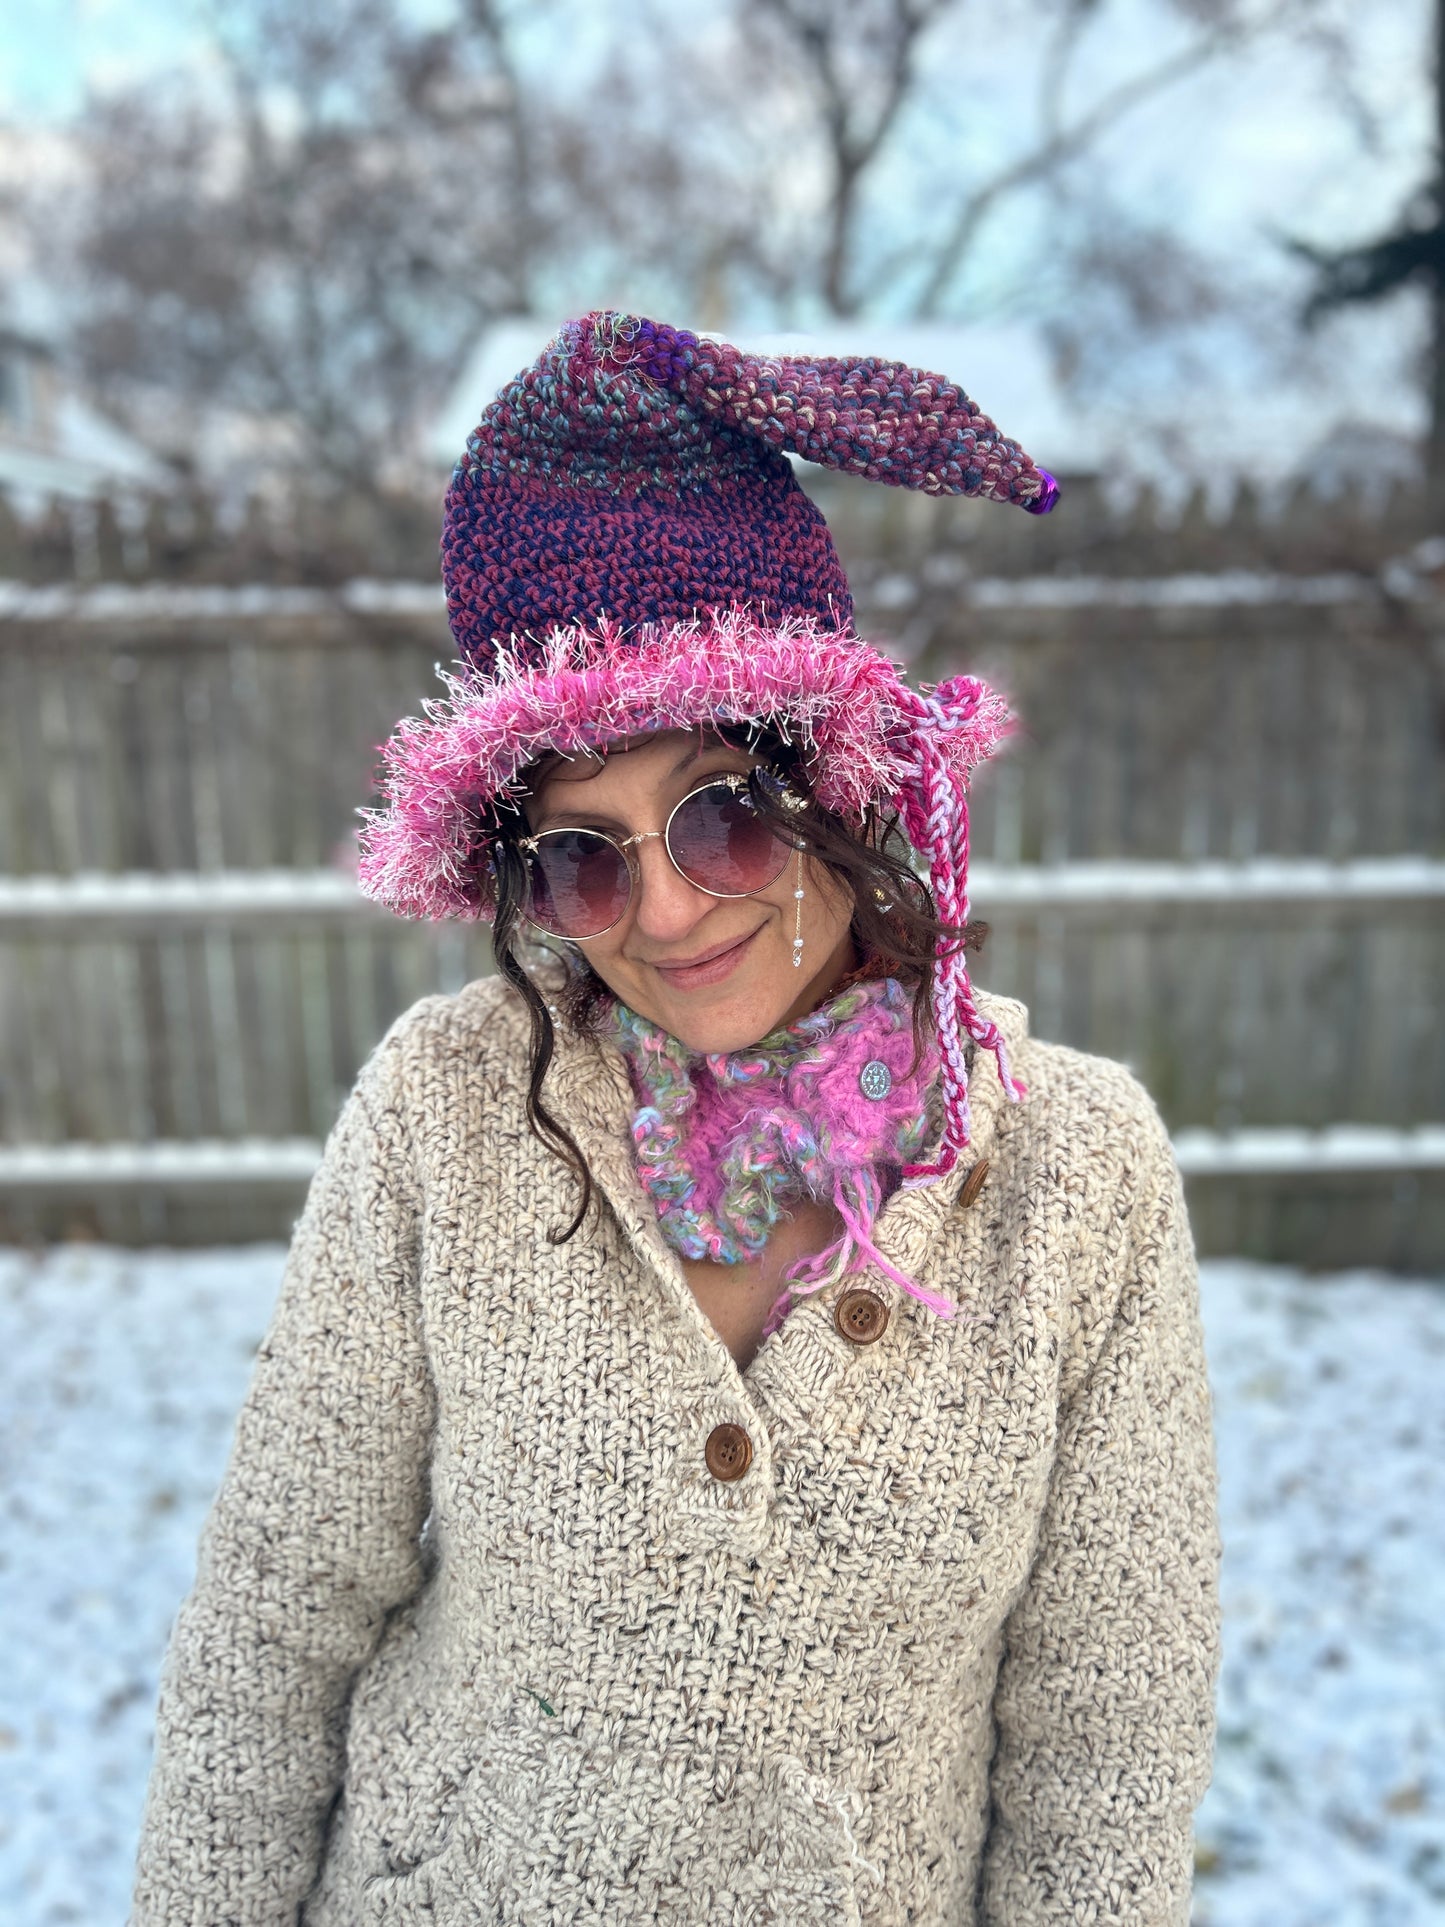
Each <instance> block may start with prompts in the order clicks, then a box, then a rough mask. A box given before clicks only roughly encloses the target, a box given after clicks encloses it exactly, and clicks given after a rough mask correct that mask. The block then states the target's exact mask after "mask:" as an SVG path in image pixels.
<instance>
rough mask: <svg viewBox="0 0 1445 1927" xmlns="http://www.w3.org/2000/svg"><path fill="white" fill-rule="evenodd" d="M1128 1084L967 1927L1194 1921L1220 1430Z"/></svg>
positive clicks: (1171, 1167)
mask: <svg viewBox="0 0 1445 1927" xmlns="http://www.w3.org/2000/svg"><path fill="white" fill-rule="evenodd" d="M1139 1096H1140V1099H1141V1100H1142V1102H1141V1104H1140V1107H1139V1110H1140V1113H1141V1114H1140V1115H1139V1116H1137V1117H1136V1118H1131V1119H1129V1120H1128V1125H1127V1127H1126V1130H1127V1134H1128V1135H1130V1136H1133V1132H1134V1127H1135V1126H1136V1125H1137V1127H1138V1131H1139V1137H1140V1138H1141V1139H1142V1142H1140V1143H1139V1150H1140V1158H1139V1163H1138V1166H1137V1168H1138V1170H1139V1173H1140V1178H1139V1182H1138V1186H1137V1189H1135V1190H1134V1192H1133V1204H1132V1208H1131V1207H1130V1206H1129V1205H1127V1204H1125V1206H1124V1215H1123V1221H1122V1225H1121V1229H1122V1236H1121V1237H1117V1238H1116V1239H1115V1240H1114V1241H1113V1247H1112V1248H1113V1250H1114V1252H1115V1254H1116V1260H1121V1261H1122V1262H1120V1263H1119V1264H1118V1270H1117V1275H1116V1276H1115V1277H1114V1278H1113V1279H1112V1280H1110V1279H1109V1278H1104V1279H1101V1280H1100V1281H1099V1284H1098V1287H1097V1289H1098V1290H1099V1293H1100V1296H1101V1297H1102V1300H1103V1304H1104V1306H1105V1308H1106V1309H1105V1311H1104V1314H1103V1320H1102V1327H1101V1335H1099V1334H1100V1328H1098V1327H1096V1328H1095V1335H1094V1337H1093V1338H1092V1341H1091V1343H1092V1345H1093V1346H1096V1347H1097V1349H1096V1350H1094V1351H1093V1356H1092V1357H1091V1358H1090V1359H1088V1360H1087V1361H1086V1364H1085V1367H1084V1370H1083V1372H1082V1375H1081V1377H1080V1379H1079V1382H1078V1383H1077V1384H1076V1385H1075V1386H1074V1387H1073V1389H1072V1390H1071V1391H1070V1392H1069V1393H1067V1394H1066V1396H1065V1398H1064V1401H1063V1405H1062V1409H1061V1411H1060V1415H1059V1432H1058V1441H1057V1454H1056V1458H1055V1463H1054V1468H1053V1473H1052V1477H1051V1481H1050V1487H1049V1493H1048V1499H1047V1504H1046V1507H1045V1512H1044V1517H1043V1522H1042V1528H1041V1536H1040V1540H1039V1544H1038V1548H1037V1552H1036V1557H1035V1560H1034V1564H1033V1567H1032V1570H1031V1573H1030V1577H1029V1581H1028V1584H1027V1586H1026V1589H1025V1591H1024V1593H1023V1595H1022V1596H1021V1598H1020V1599H1019V1600H1018V1602H1017V1604H1016V1605H1015V1607H1014V1609H1013V1611H1012V1613H1011V1614H1010V1616H1009V1619H1008V1621H1007V1622H1006V1625H1005V1628H1004V1652H1003V1659H1002V1663H1001V1668H1000V1673H999V1678H998V1684H997V1688H996V1692H995V1719H996V1725H997V1745H996V1748H995V1754H994V1760H993V1765H992V1770H991V1778H990V1794H991V1807H992V1815H991V1825H990V1831H989V1836H988V1841H987V1845H986V1851H985V1857H984V1863H983V1867H982V1871H981V1900H982V1905H981V1908H980V1913H979V1919H980V1927H1053V1923H1059V1927H1062V1924H1063V1923H1064V1922H1070V1923H1072V1922H1075V1921H1080V1920H1089V1921H1093V1922H1096V1923H1098V1924H1099V1927H1104V1923H1106V1922H1119V1923H1125V1922H1127V1923H1128V1924H1129V1927H1187V1923H1188V1920H1189V1907H1190V1890H1191V1886H1192V1880H1193V1814H1194V1809H1195V1807H1196V1806H1197V1805H1198V1803H1199V1801H1200V1799H1201V1798H1202V1797H1203V1795H1204V1792H1205V1789H1206V1788H1207V1786H1208V1784H1209V1779H1210V1772H1211V1766H1212V1755H1213V1743H1214V1723H1215V1716H1214V1688H1215V1682H1216V1678H1217V1673H1218V1664H1219V1591H1218V1588H1219V1558H1220V1542H1219V1536H1218V1524H1217V1510H1216V1476H1215V1458H1214V1437H1213V1425H1212V1414H1211V1400H1210V1392H1209V1385H1208V1380H1207V1377H1206V1373H1205V1361H1204V1343H1203V1333H1202V1330H1201V1325H1200V1316H1199V1279H1198V1270H1197V1265H1196V1262H1195V1252H1194V1244H1193V1238H1192V1235H1191V1232H1190V1227H1189V1219H1188V1215H1187V1211H1186V1208H1185V1202H1184V1192H1183V1185H1182V1182H1181V1179H1180V1175H1179V1169H1178V1166H1177V1164H1176V1162H1175V1159H1174V1154H1173V1150H1172V1148H1171V1146H1170V1144H1169V1140H1168V1137H1167V1135H1166V1133H1165V1130H1164V1126H1163V1123H1162V1121H1161V1120H1160V1118H1159V1115H1158V1112H1157V1110H1155V1109H1154V1106H1153V1104H1152V1101H1151V1100H1149V1099H1148V1098H1147V1096H1145V1094H1144V1093H1143V1092H1142V1089H1140V1090H1139ZM1136 1142H1138V1140H1136ZM1114 1262H1115V1261H1111V1264H1113V1263H1114ZM1111 1303H1112V1306H1113V1310H1112V1315H1110V1314H1109V1311H1108V1309H1107V1307H1108V1306H1109V1305H1110V1304H1111Z"/></svg>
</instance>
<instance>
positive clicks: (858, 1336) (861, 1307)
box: [833, 1285, 888, 1345]
mask: <svg viewBox="0 0 1445 1927" xmlns="http://www.w3.org/2000/svg"><path fill="white" fill-rule="evenodd" d="M833 1323H834V1324H835V1325H836V1326H837V1328H838V1330H839V1331H840V1332H841V1333H842V1334H843V1336H844V1337H845V1338H846V1339H849V1340H850V1341H851V1342H852V1343H853V1344H855V1345H871V1344H872V1343H873V1342H874V1340H875V1339H879V1338H881V1337H882V1336H883V1334H884V1332H886V1331H887V1329H888V1307H887V1306H886V1305H885V1304H884V1302H883V1300H882V1299H881V1298H880V1297H879V1296H878V1294H877V1292H876V1291H865V1290H864V1289H863V1287H862V1286H861V1285H854V1286H853V1288H852V1289H851V1290H850V1291H845V1292H844V1293H843V1296H842V1297H841V1298H840V1299H839V1300H838V1304H837V1309H836V1310H835V1311H834V1313H833Z"/></svg>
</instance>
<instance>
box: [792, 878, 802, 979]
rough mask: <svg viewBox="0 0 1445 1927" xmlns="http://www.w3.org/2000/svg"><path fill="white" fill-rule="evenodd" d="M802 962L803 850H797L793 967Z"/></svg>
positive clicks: (796, 967)
mask: <svg viewBox="0 0 1445 1927" xmlns="http://www.w3.org/2000/svg"><path fill="white" fill-rule="evenodd" d="M802 963H803V852H802V851H801V850H799V851H798V887H797V888H796V889H795V890H794V892H793V968H794V970H799V969H801V968H802Z"/></svg>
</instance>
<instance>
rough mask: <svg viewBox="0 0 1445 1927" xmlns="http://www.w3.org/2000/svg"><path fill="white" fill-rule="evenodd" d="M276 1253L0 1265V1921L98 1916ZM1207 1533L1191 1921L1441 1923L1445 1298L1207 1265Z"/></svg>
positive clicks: (110, 1899)
mask: <svg viewBox="0 0 1445 1927" xmlns="http://www.w3.org/2000/svg"><path fill="white" fill-rule="evenodd" d="M283 1258H284V1252H283V1251H282V1249H281V1247H279V1246H277V1245H269V1246H254V1247H249V1248H245V1249H239V1250H223V1251H200V1252H181V1251H147V1252H128V1251H120V1250H115V1249H112V1248H109V1247H105V1246H80V1245H72V1246H64V1247H59V1248H56V1249H53V1250H51V1251H49V1252H45V1253H42V1254H30V1253H26V1252H22V1251H15V1250H4V1249H0V1316H3V1320H4V1323H3V1328H0V1341H3V1342H0V1586H3V1589H4V1593H5V1596H6V1599H7V1601H8V1605H9V1624H8V1628H7V1630H8V1634H9V1638H8V1640H7V1665H6V1668H5V1669H4V1673H3V1679H0V1816H3V1817H0V1918H3V1919H6V1920H10V1919H13V1920H15V1921H17V1922H20V1921H24V1922H25V1927H62V1923H67V1924H74V1923H83V1927H120V1924H121V1923H122V1922H123V1921H124V1918H125V1914H126V1909H127V1904H128V1898H129V1891H130V1880H131V1871H132V1865H133V1857H134V1852H135V1840H136V1833H137V1829H138V1826H139V1821H140V1809H141V1802H142V1798H143V1795H144V1791H145V1780H146V1774H147V1771H148V1765H149V1749H150V1740H151V1732H152V1726H153V1719H154V1706H155V1693H156V1683H157V1677H158V1669H159V1666H160V1660H161V1655H162V1653H163V1651H164V1648H165V1643H166V1639H167V1636H168V1633H169V1629H170V1625H171V1622H172V1619H173V1616H174V1614H175V1611H176V1609H177V1607H178V1605H179V1604H180V1601H181V1599H182V1598H183V1596H184V1594H185V1592H186V1590H187V1589H188V1587H189V1586H190V1584H191V1581H192V1576H193V1573H194V1565H195V1551H196V1537H197V1533H198V1531H199V1528H200V1524H201V1520H202V1518H203V1517H204V1514H205V1511H206V1508H207V1506H208V1505H209V1503H210V1499H211V1496H212V1494H213V1492H214V1489H215V1486H216V1482H217V1480H218V1478H219V1476H220V1473H221V1471H222V1468H223V1466H224V1463H225V1459H226V1455H227V1452H228V1451H229V1448H230V1441H231V1433H232V1428H233V1426H234V1423H235V1416H236V1411H237V1408H238V1406H239V1404H240V1401H241V1398H242V1396H243V1395H244V1392H245V1389H246V1385H247V1383H248V1380H249V1376H250V1372H251V1367H252V1361H253V1357H254V1352H255V1347H256V1345H257V1344H258V1342H259V1340H260V1338H261V1336H262V1335H263V1333H264V1331H265V1328H266V1324H267V1321H268V1319H269V1316H270V1312H271V1308H272V1304H273V1302H274V1296H275V1292H276V1288H277V1285H278V1283H279V1281H280V1275H281V1266H282V1262H283ZM1201 1280H1202V1298H1203V1306H1204V1322H1205V1328H1206V1337H1207V1342H1208V1346H1209V1358H1210V1370H1211V1375H1212V1380H1213V1386H1214V1398H1215V1412H1216V1430H1217V1438H1218V1451H1219V1465H1220V1478H1221V1493H1222V1500H1221V1515H1222V1526H1223V1535H1224V1541H1225V1571H1224V1585H1223V1590H1224V1603H1225V1618H1226V1631H1225V1648H1226V1651H1225V1663H1224V1673H1223V1679H1222V1682H1221V1689H1220V1715H1221V1718H1220V1738H1219V1745H1218V1749H1217V1758H1216V1772H1215V1781H1214V1785H1213V1787H1212V1788H1211V1790H1210V1792H1209V1794H1208V1796H1207V1798H1206V1800H1205V1802H1204V1805H1203V1807H1202V1808H1201V1810H1200V1814H1199V1823H1198V1839H1199V1849H1200V1861H1201V1871H1200V1875H1199V1878H1198V1883H1197V1891H1196V1899H1195V1913H1194V1919H1195V1923H1196V1927H1278V1923H1280V1922H1281V1921H1288V1923H1289V1927H1428V1923H1431V1922H1435V1921H1438V1920H1439V1919H1440V1918H1441V1917H1442V1909H1445V1665H1442V1647H1445V1632H1442V1628H1445V1535H1442V1534H1441V1532H1440V1524H1439V1522H1440V1520H1441V1519H1442V1518H1445V1401H1442V1399H1441V1397H1440V1390H1439V1388H1440V1383H1441V1378H1442V1370H1445V1281H1442V1282H1441V1283H1428V1282H1413V1281H1408V1280H1400V1279H1397V1278H1392V1277H1389V1276H1387V1275H1385V1274H1381V1273H1369V1272H1357V1273H1351V1274H1343V1275H1340V1276H1336V1277H1329V1278H1308V1277H1304V1276H1302V1275H1301V1274H1299V1273H1297V1272H1292V1271H1289V1270H1286V1269H1283V1268H1281V1267H1276V1266H1262V1265H1252V1264H1244V1263H1238V1262H1230V1263H1206V1264H1204V1265H1203V1266H1202V1267H1201Z"/></svg>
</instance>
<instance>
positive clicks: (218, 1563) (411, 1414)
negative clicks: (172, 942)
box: [130, 1033, 434, 1927]
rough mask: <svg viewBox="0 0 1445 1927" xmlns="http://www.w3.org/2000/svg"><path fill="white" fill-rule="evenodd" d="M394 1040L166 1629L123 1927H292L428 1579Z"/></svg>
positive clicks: (359, 1093)
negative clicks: (382, 1659) (354, 1689)
mask: <svg viewBox="0 0 1445 1927" xmlns="http://www.w3.org/2000/svg"><path fill="white" fill-rule="evenodd" d="M394 1036H395V1033H393V1039H394ZM393 1039H388V1040H387V1041H386V1042H384V1043H383V1044H382V1045H381V1046H379V1047H378V1050H377V1052H376V1053H375V1054H374V1055H373V1057H372V1059H371V1060H370V1062H369V1063H368V1064H367V1065H366V1066H365V1068H364V1069H363V1071H362V1073H361V1076H360V1078H359V1079H358V1082H357V1087H356V1089H355V1090H354V1091H353V1093H352V1094H351V1096H350V1098H349V1099H348V1100H347V1103H346V1105H345V1107H344V1109H343V1111H342V1114H341V1117H340V1118H339V1120H338V1122H337V1124H336V1127H335V1129H334V1130H333V1131H332V1133H331V1136H330V1138H329V1139H328V1141H327V1144H326V1149H325V1153H324V1155H323V1158H322V1162H321V1165H320V1168H319V1169H318V1171H317V1172H316V1175H315V1177H314V1179H313V1180H312V1184H311V1188H310V1192H309V1194H308V1196H307V1200H306V1205H305V1209H304V1211H303V1212H302V1215H301V1218H300V1220H299V1222H298V1224H297V1226H296V1230H295V1234H294V1237H293V1240H292V1244H291V1248H290V1252H289V1254H288V1257H287V1262H286V1268H285V1272H284V1276H283V1279H282V1284H281V1290H280V1295H279V1298H278V1301H277V1304H276V1309H275V1312H274V1315H273V1317H272V1320H271V1324H270V1327H269V1329H268V1331H267V1333H266V1336H265V1339H264V1340H263V1342H262V1344H261V1347H260V1350H259V1352H258V1355H257V1360H256V1365H255V1368H254V1372H253V1375H252V1379H251V1384H250V1387H249V1390H248V1392H247V1395H246V1398H245V1401H244V1403H243V1405H242V1408H241V1412H240V1415H239V1418H238V1420H237V1424H236V1430H235V1434H234V1439H233V1443H232V1448H231V1454H230V1459H229V1462H228V1464H227V1467H226V1471H225V1475H224V1477H223V1479H222V1482H221V1485H220V1489H219V1491H218V1493H217V1495H216V1498H215V1500H214V1502H213V1504H212V1506H211V1510H210V1512H209V1514H208V1515H207V1518H206V1521H205V1524H204V1526H203V1528H202V1532H201V1538H200V1546H199V1551H198V1556H197V1565H196V1576H195V1583H194V1586H193V1589H192V1591H191V1592H190V1594H189V1596H188V1597H187V1598H186V1600H185V1602H184V1604H183V1605H182V1607H181V1610H180V1612H179V1614H178V1616H177V1619H176V1622H175V1625H174V1627H173V1629H172V1633H171V1639H170V1644H169V1647H168V1649H167V1652H166V1657H165V1662H164V1666H163V1668H162V1674H161V1686H160V1698H159V1705H158V1711H157V1719H156V1736H155V1753H154V1759H153V1764H152V1768H151V1775H150V1781H149V1785H148V1788H147V1793H146V1802H145V1811H144V1817H143V1821H142V1827H141V1837H140V1847H139V1855H138V1861H137V1867H136V1880H135V1890H134V1897H133V1902H132V1911H131V1914H130V1923H131V1927H295V1922H296V1919H297V1912H298V1903H299V1902H300V1901H301V1899H302V1898H303V1897H304V1896H305V1894H306V1892H307V1890H308V1888H309V1887H310V1886H311V1884H312V1881H313V1879H314V1877H315V1875H316V1873H317V1872H318V1865H319V1859H320V1851H321V1844H322V1839H323V1833H324V1828H325V1824H326V1820H327V1817H328V1811H329V1808H330V1805H331V1803H332V1799H333V1796H334V1794H335V1792H336V1790H337V1788H338V1786H339V1785H340V1782H341V1779H342V1774H343V1765H344V1761H343V1754H344V1733H345V1712H346V1705H347V1700H348V1695H349V1691H350V1686H351V1682H352V1679H353V1677H354V1675H355V1673H356V1671H357V1670H358V1668H359V1667H360V1666H361V1665H362V1664H363V1662H364V1661H365V1660H366V1658H367V1657H368V1656H369V1654H370V1653H371V1651H372V1650H373V1648H374V1646H375V1644H376V1641H377V1639H378V1638H379V1636H380V1633H381V1629H382V1626H383V1622H384V1620H385V1617H386V1615H387V1613H388V1612H389V1611H390V1610H391V1609H392V1608H394V1607H395V1606H397V1605H398V1604H400V1603H401V1602H402V1601H404V1600H406V1599H407V1598H409V1597H410V1596H412V1595H413V1594H414V1593H415V1592H416V1590H417V1589H418V1587H419V1584H420V1581H421V1576H422V1562H421V1553H420V1544H419V1541H420V1535H421V1530H422V1527H423V1525H424V1523H425V1518H426V1513H427V1509H428V1492H429V1464H430V1456H429V1455H430V1442H431V1435H432V1431H433V1414H434V1397H433V1392H432V1385H431V1379H430V1374H429V1371H428V1368H427V1364H426V1358H425V1354H424V1350H423V1345H422V1339H421V1333H420V1328H419V1319H418V1315H417V1307H416V1302H415V1300H416V1285H417V1264H418V1243H419V1235H420V1230H419V1211H418V1206H417V1202H416V1198H415V1195H414V1194H415V1180H414V1175H413V1171H412V1168H411V1162H410V1151H409V1146H408V1142H407V1136H406V1131H405V1127H404V1123H403V1120H402V1114H401V1108H400V1105H399V1104H398V1102H397V1100H396V1098H395V1097H394V1096H393V1095H392V1088H393V1084H394V1081H395V1080H394V1078H393V1075H392V1072H391V1069H390V1066H391V1064H392V1063H393V1062H394V1059H395V1057H396V1055H397V1053H396V1051H395V1048H394V1044H393Z"/></svg>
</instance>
